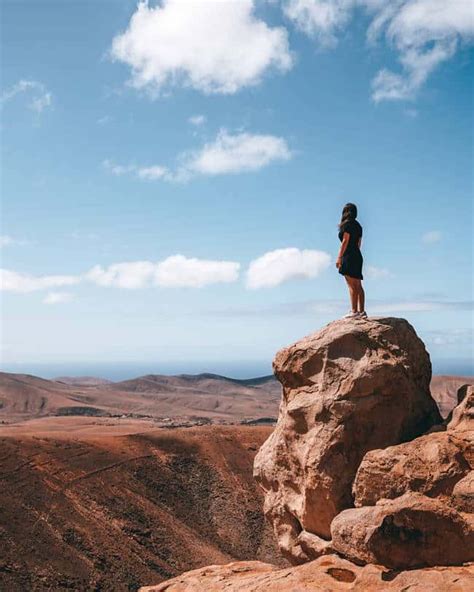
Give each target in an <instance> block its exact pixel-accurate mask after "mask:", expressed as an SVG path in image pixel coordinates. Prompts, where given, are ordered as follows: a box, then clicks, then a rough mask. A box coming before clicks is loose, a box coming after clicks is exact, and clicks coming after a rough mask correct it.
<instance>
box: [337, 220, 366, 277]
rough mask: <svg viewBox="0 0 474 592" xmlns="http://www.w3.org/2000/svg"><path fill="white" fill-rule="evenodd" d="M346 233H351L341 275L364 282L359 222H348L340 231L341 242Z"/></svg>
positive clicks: (340, 268)
mask: <svg viewBox="0 0 474 592" xmlns="http://www.w3.org/2000/svg"><path fill="white" fill-rule="evenodd" d="M345 232H347V233H349V235H350V238H349V243H348V245H347V247H346V250H345V251H344V255H343V256H342V260H341V267H339V273H341V274H342V275H348V276H349V277H352V278H356V279H359V280H362V279H364V278H363V277H362V263H363V259H362V253H361V252H360V249H359V239H360V238H361V237H362V226H361V225H360V224H359V222H357V220H350V221H349V222H346V223H345V224H344V226H343V227H342V228H341V229H340V230H339V240H340V241H341V242H342V237H343V235H344V233H345Z"/></svg>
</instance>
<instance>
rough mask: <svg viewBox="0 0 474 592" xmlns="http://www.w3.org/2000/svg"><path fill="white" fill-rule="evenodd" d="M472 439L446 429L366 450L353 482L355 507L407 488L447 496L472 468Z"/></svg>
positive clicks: (396, 495)
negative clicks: (407, 440)
mask: <svg viewBox="0 0 474 592" xmlns="http://www.w3.org/2000/svg"><path fill="white" fill-rule="evenodd" d="M471 446H472V442H470V440H469V439H467V438H459V437H456V436H455V435H451V434H450V433H449V432H438V433H433V434H429V435H427V436H421V437H420V438H416V439H415V440H413V441H412V442H407V443H405V444H399V445H398V446H389V447H388V448H384V449H382V450H371V451H370V452H368V453H367V454H366V455H365V456H364V458H363V460H362V462H361V464H360V467H359V469H358V471H357V474H356V478H355V481H354V486H353V493H354V504H355V506H356V507H361V506H373V505H375V504H376V503H377V501H378V500H380V499H383V498H387V499H394V498H396V497H399V496H401V495H403V494H404V493H406V492H408V491H415V492H419V493H423V494H425V495H427V496H430V497H439V496H448V497H449V496H450V495H451V493H452V491H453V487H454V486H455V485H456V483H457V482H458V481H459V480H461V479H462V478H463V477H464V476H465V475H467V474H468V473H469V471H470V470H471V468H473V467H471V466H470V463H469V460H470V456H471V454H470V451H471Z"/></svg>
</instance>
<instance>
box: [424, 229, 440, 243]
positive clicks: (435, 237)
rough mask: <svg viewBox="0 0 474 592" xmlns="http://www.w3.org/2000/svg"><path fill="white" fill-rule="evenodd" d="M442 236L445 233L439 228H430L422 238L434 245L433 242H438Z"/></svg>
mask: <svg viewBox="0 0 474 592" xmlns="http://www.w3.org/2000/svg"><path fill="white" fill-rule="evenodd" d="M442 237H443V235H442V233H441V232H440V231H439V230H430V231H429V232H425V233H424V234H423V235H422V237H421V240H422V242H424V243H425V244H426V245H432V244H433V243H438V242H439V241H440V240H441V239H442Z"/></svg>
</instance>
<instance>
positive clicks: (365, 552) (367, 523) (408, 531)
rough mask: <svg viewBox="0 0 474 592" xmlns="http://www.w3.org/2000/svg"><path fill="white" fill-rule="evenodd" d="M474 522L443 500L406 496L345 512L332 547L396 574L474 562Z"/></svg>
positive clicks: (335, 527) (333, 528)
mask: <svg viewBox="0 0 474 592" xmlns="http://www.w3.org/2000/svg"><path fill="white" fill-rule="evenodd" d="M473 527H474V521H473V520H472V517H468V516H464V515H462V514H461V513H460V512H458V511H457V510H455V509H454V508H452V507H450V506H449V505H448V504H445V503H443V502H441V501H439V500H437V499H433V498H429V497H427V496H424V495H421V494H419V493H413V492H409V493H405V494H404V495H402V496H401V497H397V498H396V499H394V500H383V502H382V503H380V504H378V505H376V506H365V507H363V508H352V509H349V510H345V511H344V512H341V513H340V514H339V515H338V516H336V518H335V519H334V520H333V523H332V525H331V532H332V543H331V544H332V548H333V549H334V550H335V551H337V552H338V553H340V554H341V555H343V556H344V557H347V558H349V559H351V560H352V561H355V562H358V563H378V564H382V565H384V566H386V567H390V568H395V569H407V568H412V567H423V566H434V565H461V564H463V563H465V562H469V561H472V560H474V528H473Z"/></svg>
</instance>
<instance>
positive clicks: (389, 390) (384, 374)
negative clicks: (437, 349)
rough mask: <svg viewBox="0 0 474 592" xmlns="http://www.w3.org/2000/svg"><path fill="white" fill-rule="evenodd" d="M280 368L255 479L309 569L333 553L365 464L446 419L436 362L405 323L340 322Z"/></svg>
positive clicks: (277, 527)
mask: <svg viewBox="0 0 474 592" xmlns="http://www.w3.org/2000/svg"><path fill="white" fill-rule="evenodd" d="M273 367H274V371H275V374H276V376H277V378H278V379H279V380H280V382H281V383H282V385H283V398H282V402H281V405H280V411H279V418H278V423H277V426H276V428H275V430H274V432H273V433H272V435H271V436H270V438H269V439H268V440H267V441H266V442H265V443H264V445H263V446H262V448H261V449H260V451H259V453H258V454H257V457H256V459H255V463H254V476H255V478H256V479H257V481H258V482H259V483H260V485H261V486H262V488H263V489H264V492H265V505H264V511H265V514H266V516H267V517H268V518H269V520H270V521H271V522H272V524H273V527H274V531H275V535H276V538H277V540H278V544H279V547H280V550H281V552H282V554H283V555H284V556H285V557H287V558H288V559H289V560H290V561H291V562H292V563H302V562H305V561H308V560H311V559H314V558H316V557H318V556H320V555H321V554H324V553H328V552H330V549H331V547H330V545H329V541H330V539H331V522H332V521H333V519H334V518H335V516H337V515H338V514H339V513H340V512H341V511H342V510H344V509H346V508H350V507H352V506H353V498H352V482H353V480H354V477H355V474H356V471H357V469H358V467H359V465H360V463H361V461H362V458H363V457H364V455H365V454H366V453H367V452H368V451H370V450H373V449H378V448H384V447H386V446H389V445H392V444H398V443H400V442H405V441H407V440H411V439H413V438H414V437H416V436H418V435H420V434H422V433H423V432H425V431H426V430H427V429H428V428H430V427H431V426H432V425H433V424H436V423H438V422H441V417H440V415H439V412H438V409H437V407H436V404H435V402H434V401H433V399H432V398H431V396H430V392H429V383H430V379H431V364H430V360H429V356H428V353H427V352H426V350H425V347H424V345H423V342H422V341H421V340H420V339H419V338H418V336H417V335H416V333H415V331H414V329H413V328H412V327H411V325H409V323H407V321H405V320H403V319H394V318H380V319H370V320H369V319H366V320H357V321H354V320H353V319H350V320H347V319H342V320H339V321H335V322H334V323H331V324H330V325H328V326H327V327H325V328H324V329H322V330H321V331H319V332H317V333H314V334H312V335H310V336H308V337H306V338H304V339H302V340H301V341H299V342H297V343H295V344H294V345H292V346H290V347H288V348H285V349H283V350H281V351H280V352H278V354H277V355H276V357H275V360H274V363H273Z"/></svg>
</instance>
